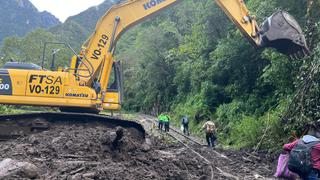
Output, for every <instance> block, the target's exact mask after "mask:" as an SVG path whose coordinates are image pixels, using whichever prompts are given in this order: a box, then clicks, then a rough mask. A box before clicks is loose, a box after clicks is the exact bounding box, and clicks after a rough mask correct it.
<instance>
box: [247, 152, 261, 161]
mask: <svg viewBox="0 0 320 180" xmlns="http://www.w3.org/2000/svg"><path fill="white" fill-rule="evenodd" d="M245 154H246V155H248V156H250V157H253V158H255V159H258V160H261V158H260V157H258V156H255V155H253V154H250V153H247V152H246V153H245Z"/></svg>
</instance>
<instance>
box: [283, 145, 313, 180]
mask: <svg viewBox="0 0 320 180" xmlns="http://www.w3.org/2000/svg"><path fill="white" fill-rule="evenodd" d="M318 143H319V141H315V142H311V143H307V144H306V143H304V142H303V141H302V140H301V139H300V140H299V141H298V143H297V144H296V145H295V146H294V148H293V149H292V150H291V152H290V157H289V161H288V168H289V170H290V171H292V172H295V173H297V174H299V175H307V174H309V173H310V171H311V170H312V168H313V161H312V157H311V149H312V147H313V146H315V145H316V144H318Z"/></svg>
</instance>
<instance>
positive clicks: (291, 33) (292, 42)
mask: <svg viewBox="0 0 320 180" xmlns="http://www.w3.org/2000/svg"><path fill="white" fill-rule="evenodd" d="M259 34H260V36H261V44H260V46H261V47H272V48H275V49H276V50H277V51H279V52H280V53H283V54H286V55H288V56H290V57H296V58H303V57H305V56H307V55H308V54H309V50H308V46H307V42H306V39H305V36H304V33H303V31H302V30H301V27H300V26H299V24H298V23H297V21H296V20H295V19H294V18H293V17H292V16H291V15H290V14H288V13H287V12H285V11H278V12H276V13H274V14H273V15H272V16H270V17H268V18H267V20H265V21H264V22H263V24H262V25H261V26H260V31H259Z"/></svg>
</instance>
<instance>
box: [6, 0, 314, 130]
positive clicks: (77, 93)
mask: <svg viewBox="0 0 320 180" xmlns="http://www.w3.org/2000/svg"><path fill="white" fill-rule="evenodd" d="M179 2H182V0H128V1H126V2H123V3H121V4H117V5H114V6H113V7H111V8H110V9H109V10H108V11H107V12H106V13H105V15H104V16H103V17H101V18H100V20H99V21H98V22H97V25H96V29H95V31H94V32H93V34H92V35H91V36H90V37H89V39H88V40H87V41H86V42H85V43H84V44H83V46H82V49H81V51H80V53H79V54H77V53H75V55H74V56H73V57H72V58H71V65H70V67H69V68H68V69H64V70H60V71H50V70H45V69H44V68H43V67H41V68H39V67H34V66H28V67H27V66H25V67H23V65H21V64H20V65H19V64H16V65H14V64H11V66H10V65H9V66H8V67H7V68H3V69H0V103H1V104H13V105H34V106H51V107H59V108H60V109H61V111H63V112H68V113H61V114H60V115H58V114H59V113H51V114H44V113H42V114H43V115H38V116H37V115H36V114H28V115H26V114H24V115H12V116H11V117H8V116H2V117H0V119H11V120H12V119H13V120H17V119H18V118H20V119H21V118H22V119H23V118H27V119H37V118H36V116H37V117H39V118H40V119H41V118H45V117H51V119H57V118H58V119H59V118H60V119H61V118H62V117H69V118H71V119H74V117H76V116H77V117H78V118H81V117H83V116H81V115H78V114H77V113H79V112H90V113H92V112H95V113H98V112H99V111H100V110H102V109H108V110H117V109H120V107H121V95H120V94H121V93H119V90H120V89H121V88H120V84H121V83H120V82H121V76H119V73H117V72H119V65H118V64H117V63H115V61H114V53H115V47H116V43H117V41H118V39H119V38H120V36H121V34H122V33H124V32H125V31H126V30H127V29H129V28H130V27H132V26H133V25H136V24H138V23H139V22H141V21H143V20H145V19H147V18H149V17H151V16H152V15H154V14H155V13H158V12H161V11H162V10H164V9H166V8H168V7H170V6H172V5H174V4H177V3H179ZM215 2H216V3H217V4H218V5H219V6H220V7H221V9H222V10H223V11H224V12H225V13H226V15H227V16H228V17H229V18H230V19H231V21H232V22H234V23H235V25H236V26H237V27H238V28H239V29H240V30H241V32H242V33H243V34H244V36H245V37H246V38H247V39H248V40H249V41H250V42H251V44H253V46H255V47H258V48H264V47H273V48H275V49H276V50H278V51H279V52H281V53H284V54H287V55H289V56H293V57H299V56H303V55H305V54H306V53H307V52H308V48H307V45H306V40H305V37H304V34H303V32H302V30H301V28H300V26H299V24H298V23H297V22H296V21H295V19H294V18H293V17H292V16H290V15H289V14H288V13H287V12H284V11H278V12H276V13H274V14H273V15H272V16H270V17H269V18H267V19H266V21H265V22H264V23H263V24H262V25H261V26H258V24H257V22H256V20H255V17H254V16H252V15H251V14H250V12H249V11H248V9H247V7H246V5H245V3H244V1H243V0H215ZM112 71H113V72H115V73H114V74H115V76H114V77H113V78H111V76H112V74H113V73H111V72H112ZM110 79H113V80H114V81H113V82H109V81H110ZM70 112H73V114H72V113H70ZM22 116H23V117H22ZM92 116H95V118H97V117H96V115H92ZM86 117H87V119H88V118H89V117H91V116H90V115H86ZM39 118H38V119H39ZM89 119H90V118H89ZM20 124H21V123H20ZM36 124H37V123H36ZM32 126H36V125H34V124H32ZM130 126H137V125H133V124H130ZM0 130H1V128H0Z"/></svg>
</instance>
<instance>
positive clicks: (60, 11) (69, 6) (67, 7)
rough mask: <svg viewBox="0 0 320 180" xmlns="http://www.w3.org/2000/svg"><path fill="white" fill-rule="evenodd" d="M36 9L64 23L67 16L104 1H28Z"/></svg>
mask: <svg viewBox="0 0 320 180" xmlns="http://www.w3.org/2000/svg"><path fill="white" fill-rule="evenodd" d="M30 1H31V2H32V4H33V5H34V6H36V7H37V9H38V10H39V11H40V12H41V11H44V10H46V11H48V12H50V13H51V14H53V15H54V16H56V17H57V18H58V19H60V21H61V22H64V21H65V20H66V19H67V18H68V17H69V16H73V15H76V14H79V13H80V12H82V11H84V10H86V9H88V8H89V7H91V6H96V5H99V4H100V3H102V2H103V1H104V0H30Z"/></svg>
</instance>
